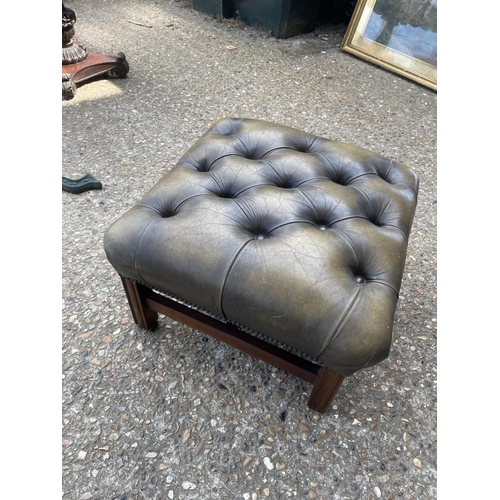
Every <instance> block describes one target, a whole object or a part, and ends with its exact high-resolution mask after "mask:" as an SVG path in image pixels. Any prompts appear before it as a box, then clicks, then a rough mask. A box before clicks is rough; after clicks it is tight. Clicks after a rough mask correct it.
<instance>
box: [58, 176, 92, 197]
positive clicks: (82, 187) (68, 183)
mask: <svg viewBox="0 0 500 500" xmlns="http://www.w3.org/2000/svg"><path fill="white" fill-rule="evenodd" d="M62 188H63V191H67V192H68V193H74V194H79V193H83V192H84V191H90V190H91V189H102V184H101V182H100V181H98V180H97V179H96V178H95V177H94V176H93V175H92V174H85V175H84V176H83V177H81V178H80V179H68V178H67V177H63V178H62Z"/></svg>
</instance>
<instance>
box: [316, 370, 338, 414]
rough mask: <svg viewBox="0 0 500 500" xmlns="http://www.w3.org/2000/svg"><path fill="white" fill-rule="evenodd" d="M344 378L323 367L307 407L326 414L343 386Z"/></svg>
mask: <svg viewBox="0 0 500 500" xmlns="http://www.w3.org/2000/svg"><path fill="white" fill-rule="evenodd" d="M344 378H345V377H344V375H340V374H339V373H335V372H334V371H332V370H330V369H329V368H326V366H323V367H322V368H321V370H320V372H319V374H318V378H317V379H316V382H315V383H314V386H313V389H312V391H311V395H310V396H309V400H308V401H307V406H309V408H311V409H312V410H315V411H317V412H319V413H325V412H326V410H327V409H328V407H329V406H330V403H331V402H332V400H333V397H334V396H335V394H336V393H337V391H338V390H339V387H340V386H341V385H342V382H343V381H344Z"/></svg>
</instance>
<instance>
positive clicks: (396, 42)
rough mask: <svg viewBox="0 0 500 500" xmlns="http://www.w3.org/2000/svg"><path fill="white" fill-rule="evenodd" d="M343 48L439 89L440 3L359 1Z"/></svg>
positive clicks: (400, 0)
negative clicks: (438, 6)
mask: <svg viewBox="0 0 500 500" xmlns="http://www.w3.org/2000/svg"><path fill="white" fill-rule="evenodd" d="M342 49H344V50H345V51H347V52H349V53H351V54H354V55H355V56H358V57H360V58H362V59H365V60H367V61H369V62H371V63H373V64H377V65H379V66H382V67H383V68H385V69H388V70H391V71H393V72H394V73H397V74H399V75H402V76H405V77H407V78H410V79H412V80H414V81H416V82H418V83H420V84H422V85H426V86H427V87H429V88H431V89H433V90H437V0H358V2H357V3H356V8H355V9H354V12H353V14H352V17H351V20H350V22H349V25H348V27H347V31H346V34H345V36H344V39H343V41H342Z"/></svg>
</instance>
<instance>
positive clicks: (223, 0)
mask: <svg viewBox="0 0 500 500" xmlns="http://www.w3.org/2000/svg"><path fill="white" fill-rule="evenodd" d="M321 5H322V0H308V1H306V0H193V8H194V9H195V10H199V11H201V12H205V13H207V14H211V15H212V16H214V17H218V18H223V17H225V18H230V17H238V18H239V19H241V20H242V21H243V22H244V23H246V24H248V25H249V26H256V27H259V28H263V29H266V30H270V31H271V34H272V35H273V36H275V37H276V38H289V37H291V36H296V35H300V34H301V33H310V32H311V31H314V27H315V25H316V21H317V19H318V15H319V12H320V8H321Z"/></svg>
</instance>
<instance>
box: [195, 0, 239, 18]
mask: <svg viewBox="0 0 500 500" xmlns="http://www.w3.org/2000/svg"><path fill="white" fill-rule="evenodd" d="M193 8H194V9H195V10H198V11H200V12H205V14H210V15H212V16H213V17H216V18H221V19H222V18H226V19H229V18H231V17H234V3H233V2H232V0H193Z"/></svg>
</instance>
